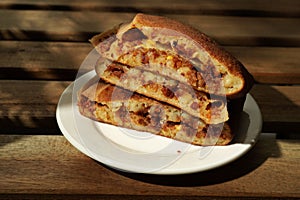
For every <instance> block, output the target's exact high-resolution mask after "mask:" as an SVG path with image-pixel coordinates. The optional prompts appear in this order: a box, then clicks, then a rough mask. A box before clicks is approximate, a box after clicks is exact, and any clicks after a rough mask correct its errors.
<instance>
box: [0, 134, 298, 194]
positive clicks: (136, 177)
mask: <svg viewBox="0 0 300 200" xmlns="http://www.w3.org/2000/svg"><path fill="white" fill-rule="evenodd" d="M298 144H299V140H291V141H286V140H275V138H274V136H272V135H262V136H261V137H260V139H259V141H258V143H257V145H256V146H255V147H254V148H253V149H252V150H251V151H250V152H249V153H247V154H246V155H245V156H243V157H242V158H240V159H238V160H236V161H234V162H232V163H229V164H227V165H226V166H223V167H220V168H217V169H213V170H210V171H206V172H200V173H195V174H187V175H178V176H163V177H162V176H155V175H144V174H132V173H125V172H117V171H114V170H111V169H109V168H107V167H104V166H103V165H101V164H99V163H97V162H95V161H93V160H92V159H89V158H88V157H86V156H85V155H83V154H81V153H79V152H78V151H77V150H76V149H75V148H74V147H72V146H71V145H70V144H69V143H68V141H66V139H64V138H63V136H24V135H15V136H8V135H1V136H0V155H1V157H0V175H1V179H0V198H1V197H2V198H4V197H5V196H6V195H7V196H8V197H9V195H12V196H14V195H15V196H14V197H16V195H17V194H20V195H21V194H22V197H31V198H33V199H41V198H42V197H48V198H49V197H51V195H52V197H56V198H59V199H60V198H61V197H66V198H67V197H68V195H72V194H77V195H80V196H82V195H84V197H87V198H88V197H90V198H91V199H93V197H100V196H104V197H106V198H108V197H109V198H110V199H120V197H124V198H125V199H126V197H127V198H128V195H129V197H134V196H137V197H139V198H141V197H144V196H145V197H146V199H157V198H158V199H174V198H175V199H180V197H182V198H183V197H184V198H190V199H195V198H199V197H203V196H206V197H211V198H214V197H215V198H217V197H224V198H225V197H226V198H228V197H248V198H250V197H252V198H254V197H256V198H258V197H265V198H267V197H269V198H271V197H275V196H276V197H277V198H278V197H299V196H300V194H299V190H298V189H299V186H300V185H299V184H300V183H299V165H298V164H299V159H300V158H299V153H298V152H299V150H300V149H299V145H298ZM287 183H288V184H287ZM30 195H31V196H30ZM47 195H48V196H47ZM22 199H23V198H22Z"/></svg>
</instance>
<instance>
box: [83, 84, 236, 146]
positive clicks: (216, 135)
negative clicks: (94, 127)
mask: <svg viewBox="0 0 300 200" xmlns="http://www.w3.org/2000/svg"><path fill="white" fill-rule="evenodd" d="M115 90H117V92H118V93H120V95H119V96H118V97H117V98H116V99H114V97H112V96H114V91H115ZM128 93H130V92H129V91H126V90H124V89H121V88H118V87H116V86H113V85H110V84H107V83H104V82H103V81H99V83H98V82H95V81H89V82H88V83H87V84H86V85H85V86H84V87H83V88H82V89H81V90H80V91H79V93H78V106H79V111H80V113H81V114H82V115H84V116H86V117H88V118H90V119H93V120H96V121H100V122H104V123H109V124H112V125H116V126H121V127H125V128H130V129H135V130H140V131H147V132H151V133H154V134H158V135H161V136H164V137H169V138H172V139H176V140H179V141H183V142H188V143H192V144H195V145H226V144H228V143H229V142H230V141H231V140H232V137H233V135H232V133H231V128H230V127H229V125H228V124H227V123H225V124H223V123H222V124H216V125H209V126H211V127H210V128H209V127H208V125H207V124H205V123H203V121H201V120H199V119H197V118H194V117H192V116H190V115H188V114H186V113H182V112H181V111H180V110H178V109H176V108H174V107H172V106H169V105H167V104H163V103H160V102H158V101H155V100H152V99H149V98H146V97H143V96H141V95H138V94H135V93H134V94H131V96H129V97H128ZM103 96H105V97H103ZM123 97H124V98H125V99H122V98H123ZM128 98H129V99H130V101H131V102H130V104H128V105H127V106H125V102H126V100H128ZM110 99H111V100H110ZM116 102H119V103H120V104H116ZM116 105H117V106H116ZM141 105H143V106H141ZM145 105H146V106H145ZM161 113H164V115H162V114H161ZM208 130H211V132H209V133H208V132H207V131H208Z"/></svg>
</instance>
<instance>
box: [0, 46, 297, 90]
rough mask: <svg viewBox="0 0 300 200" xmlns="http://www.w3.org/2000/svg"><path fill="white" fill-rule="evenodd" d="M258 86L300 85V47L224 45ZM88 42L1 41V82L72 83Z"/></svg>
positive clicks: (93, 57) (95, 56)
mask: <svg viewBox="0 0 300 200" xmlns="http://www.w3.org/2000/svg"><path fill="white" fill-rule="evenodd" d="M224 48H225V49H226V50H228V51H229V52H231V53H232V54H233V55H234V56H235V57H236V58H238V59H239V60H240V61H241V62H242V63H243V64H244V65H245V66H246V68H247V69H248V70H249V72H250V73H251V74H252V75H253V76H254V78H255V80H256V81H257V82H259V83H269V84H270V83H271V84H300V60H299V55H300V48H282V47H233V46H224ZM92 50H93V48H92V46H91V44H90V43H89V42H84V43H77V42H76V43H75V42H31V41H0V79H44V80H45V79H49V80H70V81H72V80H74V79H75V77H76V75H77V72H78V70H79V68H80V66H81V64H82V63H83V61H84V60H85V59H86V58H87V57H88V55H89V53H91V54H90V55H89V58H90V60H91V61H90V63H91V64H90V66H89V67H88V66H87V65H85V67H81V68H80V69H81V70H80V72H79V73H84V72H86V71H88V70H92V69H93V60H94V62H95V60H96V59H97V55H96V54H95V53H93V52H91V51H92Z"/></svg>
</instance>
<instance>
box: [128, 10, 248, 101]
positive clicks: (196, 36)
mask: <svg viewBox="0 0 300 200" xmlns="http://www.w3.org/2000/svg"><path fill="white" fill-rule="evenodd" d="M143 26H149V27H158V28H166V29H171V30H175V31H177V32H179V33H181V34H183V35H187V36H188V37H190V38H191V39H193V40H194V41H195V42H197V43H199V44H200V46H201V47H202V48H204V49H205V50H206V51H207V53H208V54H209V55H210V56H211V57H213V58H215V59H216V60H218V61H219V62H220V63H222V64H223V65H224V66H226V67H227V68H228V71H230V72H231V73H232V74H234V75H235V76H238V77H240V78H241V79H243V80H244V88H243V90H242V91H240V92H239V93H237V94H233V95H232V96H231V97H232V98H234V97H241V96H244V95H245V94H246V93H248V92H249V90H250V89H251V87H252V85H253V83H254V79H253V77H252V75H251V74H250V73H249V72H248V71H247V69H246V68H245V67H244V66H243V64H242V63H241V62H239V61H238V60H237V59H236V58H235V57H234V56H232V55H231V54H230V53H228V52H227V51H226V50H224V49H223V48H222V47H221V46H219V45H218V44H217V43H216V42H215V41H214V40H212V39H211V38H209V37H208V36H207V35H205V34H204V33H202V32H200V31H199V30H197V29H195V28H193V27H192V26H189V25H187V24H183V23H181V22H178V21H176V20H173V19H170V18H167V17H162V16H154V15H147V14H142V13H138V14H137V15H136V16H135V17H134V19H133V20H132V22H131V23H130V27H126V28H128V29H130V28H140V27H143ZM181 36H182V35H181Z"/></svg>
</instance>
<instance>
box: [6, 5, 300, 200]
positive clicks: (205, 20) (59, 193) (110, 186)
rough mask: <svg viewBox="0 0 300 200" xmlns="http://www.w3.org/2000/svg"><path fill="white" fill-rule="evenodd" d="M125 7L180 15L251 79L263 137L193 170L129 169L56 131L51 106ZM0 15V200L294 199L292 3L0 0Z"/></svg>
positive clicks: (295, 46)
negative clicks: (91, 154) (225, 160)
mask: <svg viewBox="0 0 300 200" xmlns="http://www.w3.org/2000/svg"><path fill="white" fill-rule="evenodd" d="M136 12H145V13H151V14H160V15H165V16H169V17H172V18H175V19H179V20H182V21H185V22H187V23H190V24H191V25H193V26H195V27H197V28H199V29H200V30H202V31H203V32H205V33H206V34H208V35H210V36H211V37H213V38H215V39H216V40H217V41H218V42H219V43H220V44H221V45H222V46H224V48H225V49H227V50H228V51H230V52H231V53H232V54H234V55H235V56H236V57H237V58H238V59H239V60H240V61H242V62H243V64H244V65H245V66H246V67H247V69H248V70H249V71H250V72H251V73H252V74H253V75H254V77H255V80H256V84H255V86H254V87H253V89H252V90H251V92H250V93H251V94H252V95H253V97H254V98H255V99H256V101H257V103H258V104H259V106H260V108H261V111H262V115H263V134H261V136H260V138H259V141H258V143H257V144H256V145H255V147H254V148H253V149H252V150H250V152H248V153H247V154H246V155H245V156H243V157H241V158H239V159H238V160H236V161H234V162H232V163H229V164H228V165H225V166H223V167H219V168H216V169H213V170H209V171H205V172H200V173H195V174H186V175H172V176H158V175H145V174H131V173H125V172H119V171H116V170H112V169H110V168H108V167H106V166H104V165H102V164H100V163H97V162H95V161H94V160H92V159H90V158H88V157H87V156H85V155H84V154H82V153H80V152H79V151H78V150H77V149H76V148H74V147H73V146H72V145H71V144H70V143H69V142H68V141H67V140H66V139H65V138H64V137H63V136H62V134H61V131H60V130H59V128H58V126H57V123H56V119H55V111H56V106H57V103H58V99H59V97H60V95H61V93H62V92H63V91H64V89H65V88H66V87H67V86H68V85H69V84H70V83H71V82H72V81H73V80H74V79H75V76H76V73H77V70H78V68H79V66H80V64H81V62H82V61H83V60H84V58H85V56H86V55H87V54H88V53H89V52H90V51H91V50H92V46H91V45H90V44H89V42H88V39H89V38H90V37H91V36H92V35H94V34H96V33H99V32H101V31H103V30H105V29H107V28H110V27H112V26H113V25H115V24H118V23H120V22H123V21H129V20H130V19H131V18H132V17H133V16H134V15H135V13H136ZM0 16H1V17H0V38H1V41H0V104H1V109H0V127H1V129H0V177H1V178H0V199H78V198H84V199H98V198H101V199H120V198H124V199H132V198H136V199H182V198H186V199H198V198H200V197H201V198H204V199H205V198H207V199H210V198H221V199H222V198H228V197H237V198H241V197H248V198H257V197H259V198H273V197H274V198H276V197H277V198H292V197H295V198H300V165H299V163H300V151H299V150H300V145H299V144H300V131H299V130H300V107H299V106H300V86H299V84H300V59H299V58H300V2H299V1H297V0H285V1H281V0H275V1H271V0H265V1H258V0H252V1H239V0H226V1H221V0H211V1H205V2H204V1H203V2H200V1H199V2H197V1H195V0H192V1H179V0H175V1H171V0H169V1H159V0H151V1H150V2H149V3H146V2H144V1H137V2H134V1H129V2H123V1H120V0H113V1H104V0H103V1H96V0H84V1H80V0H75V1H67V0H47V1H42V0H36V1H33V0H2V1H1V2H0Z"/></svg>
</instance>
